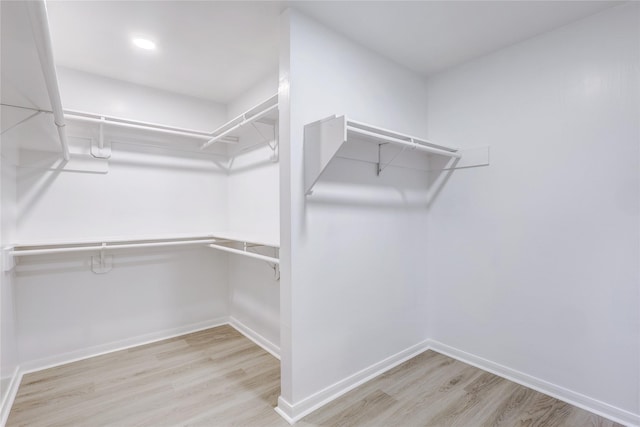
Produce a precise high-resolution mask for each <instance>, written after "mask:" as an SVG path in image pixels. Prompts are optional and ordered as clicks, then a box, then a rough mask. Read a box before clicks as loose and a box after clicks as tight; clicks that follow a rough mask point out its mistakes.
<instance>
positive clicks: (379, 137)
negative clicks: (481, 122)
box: [347, 126, 462, 159]
mask: <svg viewBox="0 0 640 427" xmlns="http://www.w3.org/2000/svg"><path fill="white" fill-rule="evenodd" d="M347 131H348V132H352V133H356V134H359V135H362V136H367V137H370V138H375V139H376V140H378V141H383V142H388V143H390V144H395V145H401V146H403V147H407V148H410V149H414V150H418V151H424V152H427V153H431V154H439V155H442V156H449V157H455V158H457V159H459V158H460V157H462V155H461V154H460V153H458V152H457V150H445V149H440V148H434V147H429V146H428V145H423V144H420V143H418V142H415V140H414V139H413V138H412V139H411V141H404V140H402V139H398V138H394V137H392V136H388V135H383V134H380V133H375V132H371V131H368V130H364V129H360V128H357V127H352V126H347Z"/></svg>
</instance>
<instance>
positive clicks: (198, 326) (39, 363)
mask: <svg viewBox="0 0 640 427" xmlns="http://www.w3.org/2000/svg"><path fill="white" fill-rule="evenodd" d="M227 323H228V320H227V318H226V317H220V318H217V319H211V320H206V321H203V322H198V323H192V324H190V325H185V326H180V327H177V328H171V329H165V330H164V331H160V332H153V333H150V334H145V335H138V336H136V337H133V338H127V339H124V340H120V341H114V342H111V343H108V344H102V345H97V346H93V347H87V348H83V349H81V350H75V351H70V352H68V353H63V354H59V355H56V356H52V357H46V358H43V359H38V360H32V361H29V362H24V363H21V364H20V370H21V371H22V373H23V374H28V373H31V372H35V371H41V370H43V369H48V368H53V367H56V366H60V365H66V364H67V363H71V362H77V361H78V360H83V359H88V358H90V357H95V356H101V355H103V354H107V353H113V352H114V351H120V350H126V349H128V348H132V347H137V346H141V345H146V344H151V343H154V342H157V341H162V340H166V339H169V338H174V337H177V336H180V335H185V334H190V333H193V332H198V331H202V330H204V329H209V328H215V327H216V326H222V325H225V324H227Z"/></svg>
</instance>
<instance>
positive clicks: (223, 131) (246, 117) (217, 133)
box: [200, 94, 278, 150]
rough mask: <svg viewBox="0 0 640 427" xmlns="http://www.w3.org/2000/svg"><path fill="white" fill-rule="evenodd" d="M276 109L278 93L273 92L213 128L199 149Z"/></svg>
mask: <svg viewBox="0 0 640 427" xmlns="http://www.w3.org/2000/svg"><path fill="white" fill-rule="evenodd" d="M277 110H278V94H275V95H273V96H271V97H269V98H268V99H267V100H266V101H263V102H261V103H260V104H258V105H256V106H255V107H253V108H250V109H249V110H247V111H245V112H244V113H242V114H240V115H239V116H238V117H236V118H234V119H233V120H230V121H229V122H227V123H225V124H224V125H222V126H220V127H219V128H218V129H216V130H214V131H213V132H212V133H211V136H212V138H211V139H209V141H207V142H205V143H204V144H202V145H201V146H200V149H201V150H204V149H205V148H207V147H208V146H210V145H211V144H214V143H216V142H218V141H220V140H221V139H223V138H224V137H226V136H227V135H229V134H231V133H233V132H234V131H236V130H238V129H240V128H241V127H243V126H246V125H248V124H250V123H253V122H255V121H257V120H259V119H261V118H263V117H265V116H267V115H269V113H271V112H273V111H277Z"/></svg>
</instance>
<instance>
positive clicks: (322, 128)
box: [304, 116, 489, 195]
mask: <svg viewBox="0 0 640 427" xmlns="http://www.w3.org/2000/svg"><path fill="white" fill-rule="evenodd" d="M347 142H354V143H355V142H357V143H359V144H362V143H364V145H366V146H367V147H370V146H371V144H375V145H377V150H376V151H375V153H374V154H372V152H371V151H369V153H368V154H366V155H356V154H355V151H357V149H356V150H353V149H351V150H346V149H347V148H348V145H346V143H347ZM369 150H371V149H370V148H369ZM410 151H415V152H419V153H421V154H424V155H425V156H424V158H420V159H417V160H416V159H415V158H413V157H415V156H411V157H409V155H408V152H410ZM468 154H471V156H470V159H469V161H466V160H465V158H466V157H467V155H468ZM434 156H435V157H438V158H440V159H444V160H446V161H448V164H447V165H445V166H442V167H439V170H443V169H452V168H457V167H472V166H481V165H487V164H489V147H480V148H474V149H472V150H469V149H465V150H460V149H458V148H456V147H452V146H448V145H441V144H435V143H433V142H431V141H428V140H426V139H423V138H417V137H414V136H410V135H406V134H402V133H399V132H395V131H391V130H388V129H383V128H380V127H377V126H373V125H369V124H365V123H361V122H357V121H355V120H351V119H348V118H347V117H345V116H330V117H327V118H325V119H323V120H319V121H317V122H313V123H309V124H308V125H306V126H305V128H304V174H305V193H306V194H307V195H309V194H311V193H312V191H313V187H314V185H315V184H316V182H317V181H318V179H319V178H320V177H321V176H322V174H323V173H324V171H325V170H326V168H327V166H328V165H329V163H330V162H331V160H332V159H333V158H335V157H344V158H350V159H357V160H361V161H368V162H372V163H375V164H376V165H377V173H378V175H380V174H381V173H382V172H383V171H384V169H385V168H386V167H387V166H389V165H392V164H393V165H398V166H403V167H411V168H415V169H422V170H431V169H430V167H429V158H430V157H434ZM399 160H402V162H400V161H399Z"/></svg>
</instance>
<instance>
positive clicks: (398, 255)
mask: <svg viewBox="0 0 640 427" xmlns="http://www.w3.org/2000/svg"><path fill="white" fill-rule="evenodd" d="M287 17H288V18H287ZM284 18H285V22H284V23H283V25H284V28H283V32H282V39H283V43H285V46H284V50H283V54H282V57H281V71H280V79H281V83H280V85H281V92H280V93H281V95H282V96H283V100H284V99H286V97H287V93H289V96H290V103H289V104H287V105H286V106H285V108H283V109H282V111H281V123H282V125H281V126H286V127H287V129H286V130H283V129H282V128H281V140H282V147H281V149H282V156H281V164H282V168H283V169H284V170H283V172H282V174H281V197H282V203H281V210H282V212H281V214H282V222H281V227H282V228H283V230H282V233H281V234H282V236H283V242H282V245H283V249H282V254H281V263H282V264H281V268H282V280H281V293H282V300H281V310H282V316H281V318H282V321H281V322H282V324H281V328H282V334H281V339H282V342H281V346H282V395H281V401H280V406H279V407H280V408H281V409H282V410H283V411H285V412H286V413H288V415H289V416H297V415H299V413H298V414H297V412H298V411H300V410H302V408H303V407H306V408H308V407H309V405H310V404H311V405H312V404H317V403H320V402H319V400H318V399H320V396H321V395H322V393H319V392H320V391H321V390H323V389H325V388H326V387H330V386H335V387H336V388H334V389H333V390H334V391H344V389H341V388H340V387H342V386H340V385H337V383H338V382H340V381H342V380H345V379H347V377H349V376H351V375H353V374H355V373H357V372H359V371H361V370H363V369H365V368H369V367H371V366H372V365H374V364H375V363H378V362H380V361H382V360H383V359H385V358H387V357H390V356H392V355H394V354H396V353H398V352H401V351H403V350H406V349H407V348H409V347H411V346H413V345H415V344H418V343H420V342H421V341H422V340H424V339H425V338H426V337H425V328H426V327H425V321H424V319H425V314H424V313H425V311H426V310H425V307H426V294H425V289H426V286H422V285H421V284H422V283H424V277H425V275H426V272H425V271H424V268H425V267H424V266H425V262H424V259H425V258H424V255H425V252H426V238H427V233H426V224H427V217H426V216H427V209H426V190H427V176H426V173H424V172H417V171H412V170H406V169H395V168H392V167H391V168H389V169H387V170H386V171H385V173H384V174H383V176H381V177H377V176H376V173H375V166H374V165H372V164H369V163H361V162H357V161H350V160H343V159H337V160H335V161H334V163H333V164H332V165H330V166H329V170H328V171H327V172H326V174H325V175H324V177H323V178H322V180H321V181H320V182H319V183H318V184H317V185H316V187H315V190H314V194H313V195H312V196H309V197H305V196H304V189H303V182H304V179H303V176H304V175H303V127H304V125H305V124H307V123H310V122H313V121H316V120H318V119H321V118H324V117H327V116H329V115H331V114H338V115H340V114H345V113H346V114H348V115H349V116H350V117H351V118H352V119H355V120H360V121H364V122H368V123H372V124H375V125H379V126H381V127H385V128H389V129H393V130H397V131H401V132H406V133H411V134H417V135H420V134H424V132H425V130H426V123H425V120H424V119H425V102H424V101H425V100H424V96H423V95H424V82H423V80H422V79H421V78H419V77H418V76H416V75H414V74H413V73H411V72H409V71H407V70H405V69H403V68H401V67H399V66H397V65H395V64H394V63H392V62H390V61H388V60H386V59H384V58H382V57H380V56H378V55H376V54H374V53H371V52H369V51H367V50H365V49H364V48H362V47H361V46H359V45H357V44H354V43H353V42H351V41H349V40H347V39H346V38H344V37H342V36H340V35H338V34H336V33H334V32H332V31H330V30H328V29H326V28H325V27H322V26H321V25H319V24H317V23H315V22H313V21H311V20H309V19H307V18H305V17H304V16H302V15H300V14H299V13H297V12H294V11H289V12H288V15H287V14H285V15H284ZM287 19H288V22H287ZM284 40H288V42H285V41H284ZM287 43H288V44H287ZM285 141H287V142H285ZM371 149H373V150H377V146H375V145H373V146H372V147H371ZM289 221H290V223H289ZM343 385H344V384H343ZM325 397H326V396H325ZM305 399H306V401H305ZM287 407H289V409H287ZM291 407H293V409H292V410H291Z"/></svg>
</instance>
